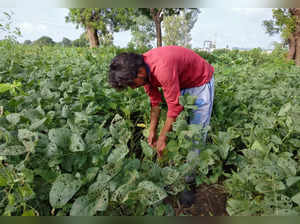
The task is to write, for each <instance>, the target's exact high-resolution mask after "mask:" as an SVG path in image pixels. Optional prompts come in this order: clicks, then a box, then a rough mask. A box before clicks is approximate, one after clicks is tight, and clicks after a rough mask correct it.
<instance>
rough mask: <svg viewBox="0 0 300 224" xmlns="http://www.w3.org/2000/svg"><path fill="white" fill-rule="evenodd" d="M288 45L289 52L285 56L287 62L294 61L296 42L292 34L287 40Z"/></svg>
mask: <svg viewBox="0 0 300 224" xmlns="http://www.w3.org/2000/svg"><path fill="white" fill-rule="evenodd" d="M288 43H289V52H288V55H287V59H288V60H294V59H295V52H296V41H295V37H294V34H293V33H292V34H290V36H289V39H288Z"/></svg>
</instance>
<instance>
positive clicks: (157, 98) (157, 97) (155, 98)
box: [144, 84, 162, 107]
mask: <svg viewBox="0 0 300 224" xmlns="http://www.w3.org/2000/svg"><path fill="white" fill-rule="evenodd" d="M144 89H145V92H146V93H147V94H148V96H149V98H150V103H151V106H152V107H154V106H158V105H159V104H160V102H162V99H161V94H160V92H159V90H158V88H157V87H155V86H153V85H151V84H146V85H144Z"/></svg>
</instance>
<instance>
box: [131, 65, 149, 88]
mask: <svg viewBox="0 0 300 224" xmlns="http://www.w3.org/2000/svg"><path fill="white" fill-rule="evenodd" d="M147 83H148V79H147V72H146V69H145V68H144V67H141V68H140V69H139V73H138V75H137V77H136V78H135V79H134V80H133V84H132V85H129V87H130V88H132V89H136V88H138V87H141V86H144V85H146V84H147Z"/></svg>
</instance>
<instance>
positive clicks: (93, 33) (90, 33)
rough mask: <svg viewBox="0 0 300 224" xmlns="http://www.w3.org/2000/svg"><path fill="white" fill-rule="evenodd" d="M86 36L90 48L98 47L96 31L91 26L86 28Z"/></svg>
mask: <svg viewBox="0 0 300 224" xmlns="http://www.w3.org/2000/svg"><path fill="white" fill-rule="evenodd" d="M87 35H88V38H89V42H90V48H93V47H98V46H99V39H98V35H97V30H96V29H95V28H93V27H92V26H87Z"/></svg>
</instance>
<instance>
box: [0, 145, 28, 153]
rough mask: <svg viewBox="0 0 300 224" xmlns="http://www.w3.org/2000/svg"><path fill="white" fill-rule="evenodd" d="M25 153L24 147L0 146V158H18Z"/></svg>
mask: <svg viewBox="0 0 300 224" xmlns="http://www.w3.org/2000/svg"><path fill="white" fill-rule="evenodd" d="M26 152H27V151H26V149H25V147H24V146H21V145H14V146H6V145H0V155H1V156H19V155H22V154H25V153H26Z"/></svg>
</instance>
